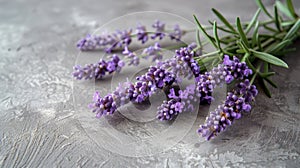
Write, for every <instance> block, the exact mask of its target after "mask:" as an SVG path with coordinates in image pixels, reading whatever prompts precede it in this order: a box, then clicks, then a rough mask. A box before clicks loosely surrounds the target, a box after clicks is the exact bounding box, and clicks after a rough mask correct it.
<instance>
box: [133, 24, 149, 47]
mask: <svg viewBox="0 0 300 168" xmlns="http://www.w3.org/2000/svg"><path fill="white" fill-rule="evenodd" d="M136 34H137V40H138V41H141V42H142V44H144V43H146V42H147V41H148V32H147V31H146V27H145V26H142V25H141V24H139V25H138V26H137V28H136Z"/></svg>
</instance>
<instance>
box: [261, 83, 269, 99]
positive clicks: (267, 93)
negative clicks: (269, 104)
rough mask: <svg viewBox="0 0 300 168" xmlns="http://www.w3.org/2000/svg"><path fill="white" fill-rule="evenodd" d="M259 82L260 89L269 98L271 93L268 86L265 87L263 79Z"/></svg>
mask: <svg viewBox="0 0 300 168" xmlns="http://www.w3.org/2000/svg"><path fill="white" fill-rule="evenodd" d="M260 84H261V87H262V90H263V91H264V92H265V94H266V96H268V97H269V98H271V97H272V94H271V92H270V90H269V88H268V87H267V85H266V82H265V80H263V79H260Z"/></svg>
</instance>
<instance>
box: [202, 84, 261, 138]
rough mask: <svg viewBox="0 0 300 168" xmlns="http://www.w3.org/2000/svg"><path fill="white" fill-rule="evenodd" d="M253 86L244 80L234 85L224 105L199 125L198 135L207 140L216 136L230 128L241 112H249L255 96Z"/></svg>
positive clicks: (255, 90) (254, 87) (255, 92)
mask: <svg viewBox="0 0 300 168" xmlns="http://www.w3.org/2000/svg"><path fill="white" fill-rule="evenodd" d="M257 93H258V91H257V89H256V86H255V85H251V84H250V82H249V80H248V79H246V80H245V81H244V82H241V83H239V84H237V85H236V88H235V89H234V90H233V91H232V92H228V93H227V97H226V100H225V102H224V104H222V105H219V106H218V108H217V109H216V110H214V111H212V112H210V113H209V115H208V117H207V118H206V120H205V123H204V124H203V125H200V128H199V129H198V133H199V134H201V135H202V136H203V137H206V139H207V140H210V139H211V138H213V137H215V136H217V134H219V133H220V132H222V131H224V130H225V129H226V128H227V127H228V126H230V125H231V124H232V123H233V121H234V120H236V119H240V118H241V116H242V113H243V112H250V110H251V104H250V103H251V102H252V101H253V100H254V98H255V96H257Z"/></svg>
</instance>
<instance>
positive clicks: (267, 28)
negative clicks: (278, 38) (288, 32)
mask: <svg viewBox="0 0 300 168" xmlns="http://www.w3.org/2000/svg"><path fill="white" fill-rule="evenodd" d="M263 26H264V28H265V29H266V30H269V31H271V32H273V33H278V31H277V30H276V29H273V28H272V27H270V26H267V25H263Z"/></svg>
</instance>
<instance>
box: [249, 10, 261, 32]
mask: <svg viewBox="0 0 300 168" xmlns="http://www.w3.org/2000/svg"><path fill="white" fill-rule="evenodd" d="M260 11H261V9H257V11H256V13H255V15H254V16H253V18H252V19H251V21H250V23H249V24H248V26H247V28H246V30H245V33H246V34H248V33H249V32H250V30H251V28H252V27H253V26H254V24H255V23H256V21H257V18H258V16H259V14H260Z"/></svg>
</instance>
